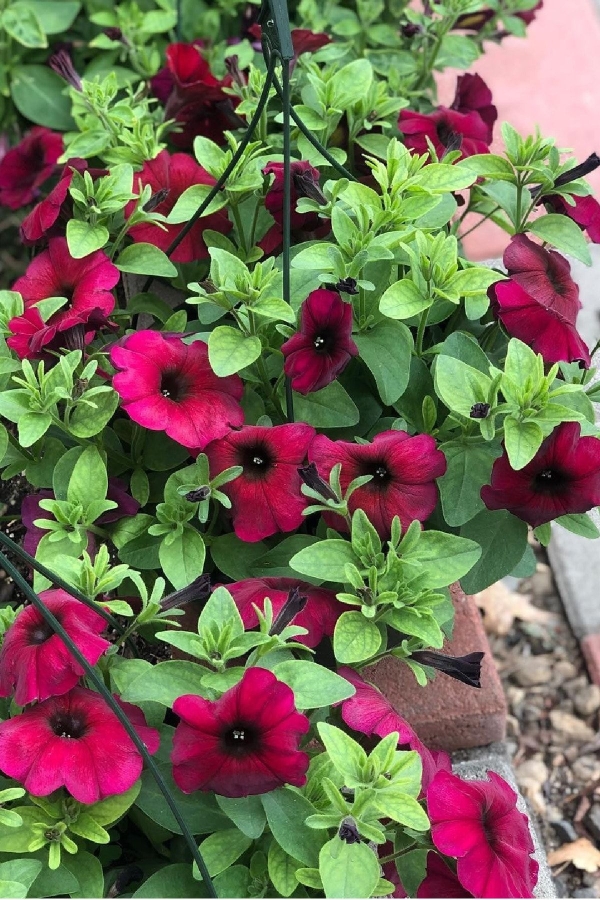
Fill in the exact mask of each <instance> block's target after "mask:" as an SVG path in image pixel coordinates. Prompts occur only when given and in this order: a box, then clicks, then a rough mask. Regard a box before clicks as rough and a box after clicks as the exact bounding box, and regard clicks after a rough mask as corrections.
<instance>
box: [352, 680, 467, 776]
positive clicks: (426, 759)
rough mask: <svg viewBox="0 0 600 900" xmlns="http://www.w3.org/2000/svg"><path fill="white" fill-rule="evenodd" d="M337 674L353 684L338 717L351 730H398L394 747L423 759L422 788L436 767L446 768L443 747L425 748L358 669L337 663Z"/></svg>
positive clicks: (447, 761)
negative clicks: (353, 692)
mask: <svg viewBox="0 0 600 900" xmlns="http://www.w3.org/2000/svg"><path fill="white" fill-rule="evenodd" d="M337 671H338V675H341V676H342V678H345V679H346V681H349V682H350V684H353V685H354V687H355V688H356V693H355V694H354V696H352V697H350V698H349V699H348V700H344V701H343V702H342V719H343V720H344V722H345V723H346V725H348V727H349V728H352V729H353V730H354V731H360V732H361V733H362V734H366V735H372V734H375V735H377V737H380V738H383V737H386V736H387V735H388V734H391V733H392V732H393V731H397V732H398V747H400V748H403V749H406V748H408V749H410V750H415V751H416V752H417V753H418V754H419V756H420V757H421V762H422V763H423V780H422V790H423V791H425V790H427V786H428V785H429V783H430V782H431V780H432V778H434V776H435V774H436V773H437V772H439V771H440V770H444V771H448V772H449V771H450V770H451V766H450V757H449V756H448V754H447V753H444V752H443V750H429V749H428V748H427V747H426V746H425V744H423V743H422V742H421V740H419V738H418V736H417V734H416V733H415V731H414V730H413V729H412V727H411V726H410V725H409V724H408V722H407V721H406V719H403V718H402V716H401V715H400V714H399V713H397V712H396V710H395V709H394V707H393V706H392V705H391V703H390V702H389V701H388V700H386V698H385V697H384V696H383V694H382V693H381V691H378V690H377V688H376V687H374V686H373V685H372V684H369V683H368V682H366V681H364V680H363V679H362V678H361V677H360V675H359V674H358V672H355V671H354V669H351V668H349V666H340V668H339V669H338V670H337Z"/></svg>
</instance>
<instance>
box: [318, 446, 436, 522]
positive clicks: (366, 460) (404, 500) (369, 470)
mask: <svg viewBox="0 0 600 900" xmlns="http://www.w3.org/2000/svg"><path fill="white" fill-rule="evenodd" d="M308 456H309V459H310V461H311V462H314V463H316V466H317V469H318V470H319V474H320V475H321V476H322V477H323V478H324V479H325V480H326V481H327V480H328V479H329V474H330V472H331V470H332V469H333V467H334V466H335V465H336V464H337V463H341V464H342V471H341V475H340V482H341V487H342V490H343V491H345V490H346V488H347V487H348V485H349V484H350V482H351V481H353V480H354V479H355V478H358V476H359V475H372V476H373V478H372V479H371V481H369V482H367V484H365V485H363V486H362V487H360V488H358V489H357V490H356V491H354V493H353V494H352V496H351V497H350V500H349V501H348V507H349V509H350V512H351V513H353V512H354V510H355V509H363V510H364V511H365V512H366V514H367V516H368V517H369V519H370V521H371V522H372V524H373V526H374V527H375V528H376V529H377V532H378V534H379V536H380V537H381V538H382V539H386V538H388V537H389V535H390V529H391V526H392V519H393V518H394V516H399V517H400V522H401V524H402V528H403V530H405V529H406V528H408V526H409V525H410V523H411V522H413V521H414V520H415V519H416V520H418V521H419V522H424V521H425V520H426V519H427V518H428V517H429V516H430V515H431V513H432V512H433V510H434V509H435V506H436V504H437V499H438V491H437V486H436V484H435V479H436V478H440V477H441V476H442V475H443V474H444V472H445V471H446V458H445V456H444V454H443V453H442V452H441V450H438V449H437V448H436V445H435V440H434V438H432V437H431V436H430V435H428V434H418V435H415V436H414V437H410V436H409V435H408V434H407V433H406V432H405V431H384V432H382V433H381V434H378V435H376V437H375V439H374V440H373V443H372V444H352V443H349V442H348V441H331V440H330V439H329V438H328V437H325V435H323V434H319V435H317V437H316V438H315V439H314V441H313V442H312V444H311V446H310V450H309V454H308ZM323 518H324V519H325V522H326V523H327V524H328V525H329V526H330V527H331V528H335V529H337V530H338V531H347V525H346V522H345V520H344V519H343V518H342V517H341V516H339V515H338V514H337V513H334V512H326V513H324V514H323Z"/></svg>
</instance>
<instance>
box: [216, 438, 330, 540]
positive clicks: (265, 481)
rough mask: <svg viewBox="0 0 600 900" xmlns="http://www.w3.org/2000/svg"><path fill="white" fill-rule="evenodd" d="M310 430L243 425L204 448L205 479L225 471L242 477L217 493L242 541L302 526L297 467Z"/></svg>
mask: <svg viewBox="0 0 600 900" xmlns="http://www.w3.org/2000/svg"><path fill="white" fill-rule="evenodd" d="M314 435H315V430H314V428H312V427H311V426H310V425H304V424H303V423H298V424H295V425H275V426H273V427H272V428H267V427H264V426H259V425H246V426H245V427H244V428H242V429H241V430H240V431H231V432H230V433H229V434H228V435H227V436H226V437H224V438H223V439H222V440H219V441H215V442H214V443H213V444H209V446H208V447H206V455H207V456H208V459H209V462H210V471H211V474H213V475H215V474H218V473H219V472H222V471H223V470H224V469H228V468H229V467H230V466H242V467H243V470H244V471H243V472H242V474H241V475H239V476H238V477H237V478H236V479H235V480H234V481H230V482H229V483H228V484H226V485H224V486H223V487H222V488H221V490H222V491H223V492H224V493H226V494H227V496H228V497H229V499H230V500H231V504H232V515H233V529H234V531H235V533H236V534H237V536H238V537H239V538H241V540H243V541H251V542H253V541H262V540H263V538H266V537H269V536H270V535H272V534H277V532H280V531H294V530H295V529H296V528H298V526H299V525H301V524H302V522H303V521H304V518H303V516H302V511H303V509H305V507H306V506H307V500H306V497H305V496H304V495H303V494H302V493H301V490H300V488H301V484H302V482H301V480H300V475H299V474H298V471H297V470H298V466H300V465H302V463H303V462H304V460H305V458H306V453H307V451H308V448H309V445H310V442H311V441H312V439H313V437H314Z"/></svg>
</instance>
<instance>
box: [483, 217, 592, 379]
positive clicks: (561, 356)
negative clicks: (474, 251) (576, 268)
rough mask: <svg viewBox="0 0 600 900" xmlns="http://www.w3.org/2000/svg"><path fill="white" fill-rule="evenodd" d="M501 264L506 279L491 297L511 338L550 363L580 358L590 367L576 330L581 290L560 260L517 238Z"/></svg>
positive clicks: (584, 346)
mask: <svg viewBox="0 0 600 900" xmlns="http://www.w3.org/2000/svg"><path fill="white" fill-rule="evenodd" d="M504 264H505V266H506V268H507V270H508V274H509V275H510V278H509V279H508V280H506V281H499V282H497V283H496V284H493V285H492V286H491V287H490V289H489V296H490V299H491V301H492V309H493V311H494V313H495V315H496V317H497V318H498V319H499V320H500V321H501V322H502V324H503V325H504V327H505V328H506V330H507V331H508V333H509V334H510V335H511V337H516V338H518V339H519V340H520V341H523V342H524V343H525V344H528V345H529V346H530V347H531V348H532V349H533V350H535V352H536V353H540V354H541V355H542V356H543V357H544V360H545V361H546V362H548V363H555V362H560V361H561V360H564V361H566V362H574V361H576V360H582V361H583V362H584V363H585V365H586V366H589V365H590V363H591V360H590V354H589V350H588V348H587V347H586V345H585V344H584V342H583V340H582V338H581V337H580V335H579V333H578V332H577V329H576V328H575V322H576V319H577V313H578V312H579V310H580V309H581V303H580V301H579V288H578V287H577V285H576V284H575V282H574V281H573V279H572V278H571V266H570V265H569V263H568V262H567V260H566V259H565V258H564V256H561V254H560V253H557V252H556V251H555V250H546V249H544V248H543V247H540V246H539V245H538V244H535V243H534V242H533V241H531V240H530V239H529V238H528V237H526V236H525V235H524V234H516V235H514V237H512V238H511V241H510V244H509V245H508V247H507V248H506V250H505V251H504Z"/></svg>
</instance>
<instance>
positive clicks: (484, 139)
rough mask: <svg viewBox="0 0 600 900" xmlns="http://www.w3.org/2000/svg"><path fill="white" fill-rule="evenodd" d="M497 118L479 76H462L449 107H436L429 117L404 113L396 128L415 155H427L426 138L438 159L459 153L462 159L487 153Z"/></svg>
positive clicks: (485, 86)
mask: <svg viewBox="0 0 600 900" xmlns="http://www.w3.org/2000/svg"><path fill="white" fill-rule="evenodd" d="M465 79H466V81H465ZM497 115H498V113H497V110H496V107H495V106H494V105H493V104H492V95H491V92H490V90H489V88H488V87H487V85H486V84H485V82H484V81H483V79H482V78H480V77H479V75H464V76H461V77H460V78H459V79H458V83H457V89H456V95H455V97H454V100H453V101H452V104H451V106H450V107H447V106H438V107H437V109H434V111H433V112H431V113H419V112H416V111H415V110H412V109H403V110H401V111H400V116H399V119H398V128H399V129H400V131H401V132H402V134H403V135H404V143H405V145H406V146H407V147H408V148H409V149H410V150H414V151H415V152H416V153H428V152H429V147H428V145H427V138H429V140H430V141H431V143H432V144H433V146H434V147H435V151H436V153H437V155H438V157H439V158H440V159H441V158H442V157H443V156H444V154H445V153H447V152H448V150H460V151H461V159H465V158H466V157H467V156H474V155H475V154H478V153H489V145H490V144H491V142H492V127H493V124H494V122H495V120H496V117H497Z"/></svg>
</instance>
